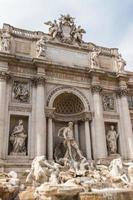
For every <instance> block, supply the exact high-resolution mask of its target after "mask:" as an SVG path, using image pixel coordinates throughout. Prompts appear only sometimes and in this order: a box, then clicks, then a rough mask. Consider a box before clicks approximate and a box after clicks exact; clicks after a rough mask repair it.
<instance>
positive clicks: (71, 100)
mask: <svg viewBox="0 0 133 200" xmlns="http://www.w3.org/2000/svg"><path fill="white" fill-rule="evenodd" d="M53 107H54V108H55V112H56V113H58V114H64V115H70V114H77V113H81V112H83V111H84V105H83V103H82V101H81V100H80V99H79V98H78V97H77V96H76V95H75V94H72V93H67V92H65V93H62V94H60V95H59V96H57V97H56V99H55V100H54V103H53Z"/></svg>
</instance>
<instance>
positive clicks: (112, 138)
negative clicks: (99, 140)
mask: <svg viewBox="0 0 133 200" xmlns="http://www.w3.org/2000/svg"><path fill="white" fill-rule="evenodd" d="M118 137H119V134H118V133H117V132H116V130H115V127H114V125H110V129H109V130H108V131H107V134H106V141H107V148H108V153H109V155H111V154H116V153H117V149H118V147H117V140H118Z"/></svg>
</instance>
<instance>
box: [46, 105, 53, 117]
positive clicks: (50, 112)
mask: <svg viewBox="0 0 133 200" xmlns="http://www.w3.org/2000/svg"><path fill="white" fill-rule="evenodd" d="M54 111H55V108H49V107H46V108H45V112H46V116H47V117H48V118H50V119H53V118H54Z"/></svg>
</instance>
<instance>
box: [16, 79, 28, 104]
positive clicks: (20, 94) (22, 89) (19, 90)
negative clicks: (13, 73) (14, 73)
mask: <svg viewBox="0 0 133 200" xmlns="http://www.w3.org/2000/svg"><path fill="white" fill-rule="evenodd" d="M13 93H14V99H16V100H18V101H20V102H22V103H27V102H28V101H29V97H30V94H29V90H28V89H27V85H26V84H24V83H20V82H18V81H15V82H14V85H13Z"/></svg>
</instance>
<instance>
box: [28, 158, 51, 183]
mask: <svg viewBox="0 0 133 200" xmlns="http://www.w3.org/2000/svg"><path fill="white" fill-rule="evenodd" d="M54 169H55V166H54V165H51V164H50V163H49V162H48V161H47V160H46V157H45V156H37V157H36V158H35V159H34V160H33V162H32V165H31V170H30V172H29V174H28V176H27V179H26V182H27V183H33V184H34V185H40V184H42V183H44V182H48V181H49V177H50V175H51V174H52V170H54ZM52 175H53V174H52Z"/></svg>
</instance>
